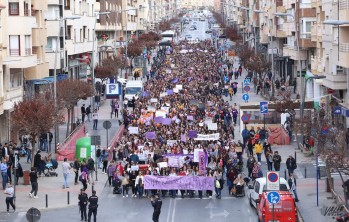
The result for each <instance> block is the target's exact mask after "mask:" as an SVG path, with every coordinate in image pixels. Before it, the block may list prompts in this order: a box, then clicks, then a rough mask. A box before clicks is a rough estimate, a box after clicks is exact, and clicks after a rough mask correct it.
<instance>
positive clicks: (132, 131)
mask: <svg viewBox="0 0 349 222" xmlns="http://www.w3.org/2000/svg"><path fill="white" fill-rule="evenodd" d="M128 131H130V134H138V133H139V132H138V127H133V126H130V127H128Z"/></svg>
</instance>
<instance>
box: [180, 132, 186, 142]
mask: <svg viewBox="0 0 349 222" xmlns="http://www.w3.org/2000/svg"><path fill="white" fill-rule="evenodd" d="M181 141H183V142H187V136H186V135H185V134H181Z"/></svg>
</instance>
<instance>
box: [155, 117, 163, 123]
mask: <svg viewBox="0 0 349 222" xmlns="http://www.w3.org/2000/svg"><path fill="white" fill-rule="evenodd" d="M162 119H163V118H162V117H161V116H158V117H155V118H154V123H155V124H156V123H162Z"/></svg>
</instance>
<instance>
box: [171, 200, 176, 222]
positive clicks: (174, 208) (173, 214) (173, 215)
mask: <svg viewBox="0 0 349 222" xmlns="http://www.w3.org/2000/svg"><path fill="white" fill-rule="evenodd" d="M175 215H176V200H174V203H173V211H172V222H174V221H175V220H174V217H175Z"/></svg>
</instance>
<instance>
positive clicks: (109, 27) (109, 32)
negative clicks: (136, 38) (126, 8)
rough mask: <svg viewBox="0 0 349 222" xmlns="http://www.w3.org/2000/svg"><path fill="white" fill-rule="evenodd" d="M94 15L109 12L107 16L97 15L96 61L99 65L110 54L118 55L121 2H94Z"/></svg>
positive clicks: (121, 39)
mask: <svg viewBox="0 0 349 222" xmlns="http://www.w3.org/2000/svg"><path fill="white" fill-rule="evenodd" d="M95 8H96V13H103V12H109V14H108V15H102V14H101V15H97V17H96V37H97V61H96V62H98V63H100V62H101V61H102V60H103V59H104V58H106V57H107V56H110V55H112V54H118V50H119V49H120V47H122V45H123V44H122V42H123V30H122V10H123V7H122V2H121V1H118V0H108V1H107V0H100V1H97V2H96V7H95ZM98 9H99V11H98Z"/></svg>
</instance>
